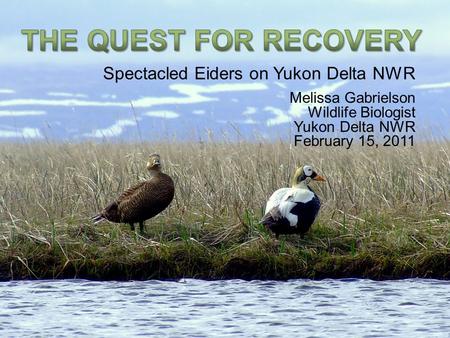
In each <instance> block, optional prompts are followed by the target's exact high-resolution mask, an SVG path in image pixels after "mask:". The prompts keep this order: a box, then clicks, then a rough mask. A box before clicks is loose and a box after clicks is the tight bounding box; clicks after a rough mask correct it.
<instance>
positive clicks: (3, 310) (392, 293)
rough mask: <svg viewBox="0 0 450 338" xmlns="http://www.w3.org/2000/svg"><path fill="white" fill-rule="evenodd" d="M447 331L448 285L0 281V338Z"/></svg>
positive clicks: (355, 334) (444, 333)
mask: <svg viewBox="0 0 450 338" xmlns="http://www.w3.org/2000/svg"><path fill="white" fill-rule="evenodd" d="M24 334H25V335H40V336H49V335H51V336H55V335H64V336H73V335H83V334H84V335H89V336H113V335H114V336H123V335H155V336H161V335H171V336H184V335H189V336H226V335H235V336H245V337H251V336H290V337H292V336H293V335H294V334H296V335H298V334H301V336H302V337H312V336H330V335H331V334H333V336H335V337H340V336H352V337H361V336H365V337H380V336H390V335H399V336H411V335H415V336H416V337H433V336H437V337H441V336H442V337H450V283H449V282H445V281H435V280H420V279H411V280H402V281H385V282H375V281H370V280H323V281H310V280H291V281H287V282H275V281H253V282H245V281H241V280H229V281H212V282H211V281H201V280H192V279H186V280H182V281H179V282H168V281H146V282H91V281H85V280H63V281H25V282H23V281H22V282H5V283H0V337H5V336H22V335H24Z"/></svg>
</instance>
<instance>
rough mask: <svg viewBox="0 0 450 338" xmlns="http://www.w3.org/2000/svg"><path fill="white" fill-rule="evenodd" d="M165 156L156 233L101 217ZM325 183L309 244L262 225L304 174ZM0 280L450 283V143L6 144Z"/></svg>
mask: <svg viewBox="0 0 450 338" xmlns="http://www.w3.org/2000/svg"><path fill="white" fill-rule="evenodd" d="M155 151H157V152H159V153H160V154H161V156H162V161H163V165H164V166H165V168H164V170H165V171H166V172H167V173H169V174H170V175H171V176H172V177H173V178H174V180H175V182H176V196H175V200H174V201H173V203H172V205H171V206H170V207H169V209H168V210H166V211H165V212H164V213H163V214H161V215H160V216H158V217H156V218H155V219H152V220H150V221H147V223H146V224H147V228H146V229H147V233H146V235H145V236H140V235H139V234H138V233H132V232H131V231H130V230H129V226H128V225H125V224H124V225H120V224H111V223H103V224H100V225H97V226H94V225H92V224H91V223H90V222H89V218H90V216H92V215H94V214H95V213H96V212H97V211H98V210H100V209H101V208H102V207H103V206H105V205H106V204H107V203H108V202H109V201H111V200H112V199H113V198H115V197H116V196H117V195H118V194H119V193H120V192H121V191H123V190H124V189H125V188H127V187H128V186H130V185H132V184H134V183H135V182H137V181H138V180H140V179H143V178H144V177H145V175H146V171H145V161H146V159H147V155H148V154H150V153H152V152H155ZM305 163H308V164H312V165H313V166H314V167H315V168H316V169H317V171H318V172H319V173H320V174H323V175H324V176H325V177H326V178H327V180H328V181H327V182H326V183H325V184H320V183H313V184H312V185H311V186H312V187H313V189H314V190H315V191H316V192H317V193H318V195H319V196H320V198H321V199H322V201H323V207H322V210H321V212H320V215H319V218H318V220H317V222H316V223H315V224H314V225H313V227H312V229H311V231H310V232H309V233H308V234H307V235H306V237H305V239H300V238H299V237H298V236H282V237H281V240H280V241H278V242H277V241H275V240H274V239H273V238H272V236H271V235H270V234H269V233H268V232H267V231H266V230H265V229H263V228H262V227H261V225H260V224H259V223H258V220H259V219H260V217H261V215H262V210H263V207H264V204H265V201H266V200H267V198H268V197H269V196H270V194H271V193H272V192H273V191H274V190H275V189H277V188H279V187H283V186H286V185H288V183H289V182H290V176H291V175H292V173H293V171H294V169H295V167H296V165H298V164H305ZM0 168H1V176H0V189H1V193H0V279H2V280H9V279H24V278H73V277H78V278H90V279H148V278H179V277H196V278H246V279H251V278H264V279H265V278H268V279H285V278H300V277H306V278H326V277H332V278H334V277H336V278H338V277H368V278H374V279H385V278H405V277H415V276H418V277H434V278H447V279H450V244H449V243H450V203H449V201H450V195H449V192H450V143H449V142H434V143H423V144H419V145H417V146H415V147H414V148H384V149H353V150H350V151H342V150H336V149H328V148H315V149H305V148H291V147H290V146H289V144H286V143H281V142H279V143H264V142H263V143H214V142H206V143H184V144H182V143H162V144H150V143H148V144H147V143H142V144H141V143H139V144H112V143H107V144H106V143H105V144H91V143H81V144H52V143H34V144H1V145H0Z"/></svg>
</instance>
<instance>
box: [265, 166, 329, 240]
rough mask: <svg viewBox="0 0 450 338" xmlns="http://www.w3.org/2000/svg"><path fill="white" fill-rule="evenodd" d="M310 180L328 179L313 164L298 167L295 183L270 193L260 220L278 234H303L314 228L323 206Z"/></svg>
mask: <svg viewBox="0 0 450 338" xmlns="http://www.w3.org/2000/svg"><path fill="white" fill-rule="evenodd" d="M311 181H325V179H324V178H323V177H322V176H320V175H318V174H317V173H316V172H315V171H314V170H313V168H312V167H311V166H309V165H305V166H303V167H302V168H298V169H297V170H296V171H295V174H294V178H293V182H292V187H291V188H281V189H278V190H277V191H275V192H274V193H273V194H272V196H270V198H269V201H267V204H266V210H265V212H264V217H263V218H262V220H261V223H262V224H264V226H265V227H266V228H267V229H269V230H270V231H272V232H273V233H274V234H275V236H276V238H278V236H279V235H281V234H300V235H301V236H302V238H303V236H304V234H305V233H306V232H307V231H308V230H309V229H310V228H311V225H312V224H313V223H314V220H315V219H316V216H317V214H318V213H319V209H320V200H319V197H318V196H317V195H316V194H315V192H314V191H313V190H312V189H311V188H310V187H309V186H308V184H309V183H310V182H311Z"/></svg>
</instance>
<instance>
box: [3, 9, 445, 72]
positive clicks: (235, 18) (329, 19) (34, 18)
mask: <svg viewBox="0 0 450 338" xmlns="http://www.w3.org/2000/svg"><path fill="white" fill-rule="evenodd" d="M449 13H450V1H443V0H441V1H410V0H397V1H395V0H394V1H386V0H385V1H380V0H376V1H375V0H367V1H363V0H350V1H242V0H239V1H235V0H232V1H217V0H216V1H193V0H192V1H188V0H185V1H183V0H181V1H180V0H166V1H126V2H125V1H106V0H103V1H95V2H94V1H87V0H81V1H40V2H39V4H38V2H37V1H31V0H28V1H20V2H14V1H8V2H3V3H2V10H1V12H0V64H10V63H34V64H35V63H41V62H44V63H50V62H51V63H54V62H56V63H76V64H80V63H102V62H105V61H114V62H133V63H143V62H149V61H150V62H158V61H175V62H179V61H194V60H214V61H216V60H226V61H227V62H233V61H238V62H239V61H250V60H252V61H253V60H255V59H257V60H261V61H268V60H275V59H276V60H279V61H283V62H284V61H292V60H307V59H308V58H311V56H313V57H314V58H315V59H319V60H322V61H328V60H336V59H338V60H342V59H356V58H358V57H360V52H359V53H356V54H355V53H353V54H351V53H345V52H339V53H332V52H326V51H321V52H318V53H314V54H312V55H311V53H264V52H259V51H257V52H255V53H249V52H240V53H236V52H226V53H220V52H216V51H205V52H202V53H196V52H194V51H193V50H192V48H186V47H185V48H182V52H180V53H173V52H169V51H167V52H164V53H132V54H130V53H112V54H111V55H103V54H97V53H94V52H92V51H89V50H87V48H85V46H83V44H84V37H85V36H87V33H88V32H89V31H90V30H92V29H95V28H102V29H111V28H116V29H124V28H127V29H131V28H147V29H154V28H164V29H168V28H184V29H186V30H187V31H188V36H187V37H185V38H186V40H183V41H184V42H186V44H188V45H189V46H192V39H191V37H192V36H193V34H192V32H193V30H194V29H196V28H210V29H218V28H225V29H230V30H231V29H235V28H247V29H250V30H252V31H253V32H254V34H255V45H258V43H257V41H258V38H261V37H262V34H260V32H262V30H263V29H264V28H275V29H284V28H300V29H307V28H317V29H320V30H326V29H330V28H338V29H343V28H350V29H359V28H363V29H364V28H383V29H387V28H407V29H411V30H415V29H423V31H424V32H423V35H422V36H421V37H420V39H419V42H418V49H417V52H416V53H414V54H415V55H414V57H417V56H428V57H429V56H436V57H443V56H450V39H449V38H448V32H450V14H449ZM23 28H42V29H52V28H57V29H61V28H76V29H78V30H79V34H78V35H79V39H80V43H79V45H80V48H81V50H80V51H79V52H78V53H65V54H64V53H51V52H46V53H40V52H35V53H28V52H26V39H25V37H24V36H22V35H21V34H20V30H21V29H23ZM189 33H191V34H189ZM374 54H377V55H374ZM374 54H370V55H367V56H368V57H370V58H380V57H381V55H380V54H379V53H374ZM396 54H397V53H390V54H388V53H382V57H383V58H395V57H397V56H398V55H396ZM409 56H411V55H407V56H406V57H409ZM402 58H405V55H402Z"/></svg>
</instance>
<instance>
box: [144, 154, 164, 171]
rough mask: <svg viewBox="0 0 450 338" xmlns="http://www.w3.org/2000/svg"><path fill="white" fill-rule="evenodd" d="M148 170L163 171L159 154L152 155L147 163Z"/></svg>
mask: <svg viewBox="0 0 450 338" xmlns="http://www.w3.org/2000/svg"><path fill="white" fill-rule="evenodd" d="M147 169H148V170H160V169H161V157H160V156H159V155H158V154H151V155H150V156H149V158H148V162H147Z"/></svg>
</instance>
